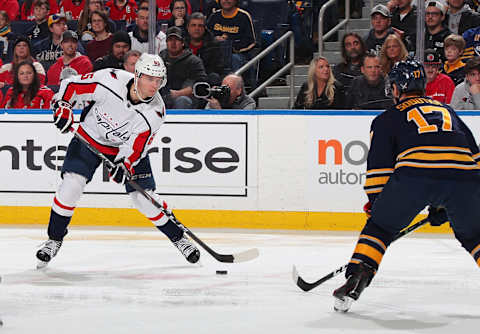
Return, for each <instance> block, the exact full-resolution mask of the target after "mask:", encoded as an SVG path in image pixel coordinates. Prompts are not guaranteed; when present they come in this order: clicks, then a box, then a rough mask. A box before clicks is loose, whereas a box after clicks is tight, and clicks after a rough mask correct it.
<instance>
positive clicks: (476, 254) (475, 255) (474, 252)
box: [470, 244, 480, 267]
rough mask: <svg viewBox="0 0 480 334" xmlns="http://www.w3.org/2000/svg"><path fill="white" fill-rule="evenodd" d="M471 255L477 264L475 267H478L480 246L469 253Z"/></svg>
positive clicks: (479, 263) (479, 264)
mask: <svg viewBox="0 0 480 334" xmlns="http://www.w3.org/2000/svg"><path fill="white" fill-rule="evenodd" d="M470 254H472V256H473V259H474V260H475V262H476V263H477V265H478V266H479V267H480V244H478V246H477V247H475V248H474V249H473V251H471V252H470Z"/></svg>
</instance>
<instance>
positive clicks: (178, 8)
mask: <svg viewBox="0 0 480 334" xmlns="http://www.w3.org/2000/svg"><path fill="white" fill-rule="evenodd" d="M170 10H171V12H172V17H170V19H169V20H168V26H169V27H179V28H180V29H182V34H183V36H186V35H187V34H186V33H187V23H188V15H187V2H186V0H172V2H171V3H170Z"/></svg>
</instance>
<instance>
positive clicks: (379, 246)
mask: <svg viewBox="0 0 480 334" xmlns="http://www.w3.org/2000/svg"><path fill="white" fill-rule="evenodd" d="M391 241H392V236H391V235H390V234H389V233H387V232H386V231H384V230H383V229H381V228H380V227H379V226H378V225H376V224H374V223H371V221H370V220H369V221H368V222H367V224H366V225H365V227H364V228H363V230H362V232H361V234H360V236H359V238H358V242H357V245H356V247H355V250H354V251H353V255H352V258H351V259H350V262H349V263H348V266H347V270H346V272H345V277H347V278H348V277H349V276H350V275H351V274H353V273H354V272H357V271H358V270H359V264H360V263H366V264H367V265H368V266H370V267H371V268H372V269H373V270H374V274H375V273H376V272H377V270H378V267H379V265H380V262H381V261H382V258H383V255H384V254H385V251H386V250H387V247H388V246H389V245H390V243H391Z"/></svg>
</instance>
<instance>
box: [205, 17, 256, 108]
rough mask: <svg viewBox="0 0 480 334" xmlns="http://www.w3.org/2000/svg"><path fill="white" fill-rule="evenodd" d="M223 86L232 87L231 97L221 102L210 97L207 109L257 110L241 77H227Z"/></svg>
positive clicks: (231, 75)
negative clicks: (246, 91)
mask: <svg viewBox="0 0 480 334" xmlns="http://www.w3.org/2000/svg"><path fill="white" fill-rule="evenodd" d="M200 14H201V13H200ZM202 15H203V14H202ZM222 86H228V87H230V96H229V98H228V100H225V101H219V100H217V99H215V98H213V97H210V98H209V99H208V104H207V106H206V109H243V110H254V109H256V107H257V104H256V103H255V100H254V99H252V98H251V97H250V96H248V95H247V94H246V93H245V85H244V83H243V78H242V77H241V76H240V75H236V74H229V75H227V76H226V77H225V78H224V79H223V81H222Z"/></svg>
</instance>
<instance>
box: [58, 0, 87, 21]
mask: <svg viewBox="0 0 480 334" xmlns="http://www.w3.org/2000/svg"><path fill="white" fill-rule="evenodd" d="M83 7H85V0H81V2H77V4H75V3H74V1H72V0H63V1H62V2H61V3H60V13H63V14H65V16H66V18H67V20H78V19H79V18H80V13H81V12H82V9H83Z"/></svg>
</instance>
